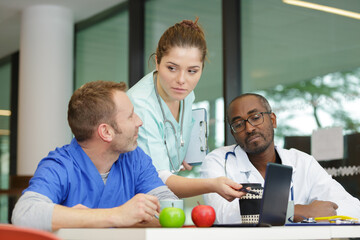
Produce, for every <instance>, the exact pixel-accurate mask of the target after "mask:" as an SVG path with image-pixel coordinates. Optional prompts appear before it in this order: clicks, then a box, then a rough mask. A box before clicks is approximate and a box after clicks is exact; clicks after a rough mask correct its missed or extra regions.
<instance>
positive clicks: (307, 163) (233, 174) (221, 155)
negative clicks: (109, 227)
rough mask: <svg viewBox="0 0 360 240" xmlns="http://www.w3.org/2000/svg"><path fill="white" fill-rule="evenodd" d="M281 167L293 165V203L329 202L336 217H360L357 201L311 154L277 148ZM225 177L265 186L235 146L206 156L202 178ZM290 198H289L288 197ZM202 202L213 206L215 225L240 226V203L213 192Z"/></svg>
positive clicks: (240, 150) (201, 171) (260, 177)
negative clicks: (336, 206) (234, 224)
mask: <svg viewBox="0 0 360 240" xmlns="http://www.w3.org/2000/svg"><path fill="white" fill-rule="evenodd" d="M276 151H277V153H278V154H279V156H280V159H281V161H282V164H284V165H288V166H292V168H293V175H292V183H291V184H292V188H293V193H294V195H293V198H294V199H293V200H294V204H310V203H311V202H312V201H314V200H322V201H332V202H334V203H336V204H337V205H338V206H339V208H338V209H337V214H338V215H346V216H351V217H356V218H359V217H360V202H359V200H358V199H357V198H354V197H352V196H351V195H350V194H349V193H348V192H346V190H345V189H344V188H343V187H342V186H341V185H340V184H339V183H338V182H337V181H335V180H334V179H332V177H331V176H330V175H329V174H328V173H327V172H326V171H325V170H324V169H323V168H322V167H321V166H320V164H319V163H318V162H317V161H316V160H315V159H314V158H313V157H312V156H310V155H308V154H306V153H304V152H301V151H298V150H296V149H290V150H287V149H282V148H279V147H276ZM228 152H233V154H228V158H227V161H226V176H227V177H228V178H230V179H232V180H234V181H235V182H238V183H260V184H261V185H262V186H264V178H263V177H262V176H261V174H260V172H259V171H258V170H257V169H256V168H255V167H254V165H253V164H252V163H251V162H250V160H249V158H248V156H247V154H246V153H245V152H244V151H243V150H242V149H241V148H240V147H239V146H236V145H232V146H226V147H222V148H219V149H216V150H214V151H212V152H211V153H209V154H208V155H207V156H206V158H205V160H204V161H203V164H202V166H201V169H200V173H201V177H203V178H214V177H220V176H225V155H226V153H228ZM289 199H291V196H289ZM204 200H205V203H206V204H208V205H211V206H212V207H214V209H215V211H216V222H217V223H240V222H241V216H240V206H239V200H238V199H235V200H234V201H232V202H228V201H226V200H225V199H223V198H222V197H221V196H219V195H218V194H216V193H210V194H206V195H204Z"/></svg>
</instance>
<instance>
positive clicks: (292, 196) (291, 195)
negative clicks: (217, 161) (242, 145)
mask: <svg viewBox="0 0 360 240" xmlns="http://www.w3.org/2000/svg"><path fill="white" fill-rule="evenodd" d="M238 146H239V144H236V145H235V147H234V149H233V150H232V151H228V152H227V153H225V163H224V170H225V176H226V177H227V171H226V163H227V160H228V157H229V155H233V156H234V157H235V158H236V155H235V149H236V148H237V147H238ZM290 200H291V201H294V185H293V180H292V179H291V187H290Z"/></svg>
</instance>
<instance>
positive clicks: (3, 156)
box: [0, 61, 11, 223]
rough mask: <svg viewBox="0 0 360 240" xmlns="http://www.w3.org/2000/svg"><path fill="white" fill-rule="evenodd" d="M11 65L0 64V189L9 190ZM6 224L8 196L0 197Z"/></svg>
mask: <svg viewBox="0 0 360 240" xmlns="http://www.w3.org/2000/svg"><path fill="white" fill-rule="evenodd" d="M10 93H11V63H10V61H4V62H2V63H0V189H8V188H9V172H10V116H11V112H10ZM7 222H8V196H6V195H1V196H0V223H7Z"/></svg>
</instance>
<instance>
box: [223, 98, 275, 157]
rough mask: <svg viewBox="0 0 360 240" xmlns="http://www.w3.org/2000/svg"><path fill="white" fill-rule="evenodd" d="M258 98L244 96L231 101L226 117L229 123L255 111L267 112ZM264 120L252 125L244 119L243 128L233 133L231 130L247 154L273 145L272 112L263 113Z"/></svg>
mask: <svg viewBox="0 0 360 240" xmlns="http://www.w3.org/2000/svg"><path fill="white" fill-rule="evenodd" d="M267 111H268V110H267V109H266V108H265V106H263V104H262V103H261V101H260V99H259V98H257V97H255V96H244V97H242V98H240V99H237V100H236V101H234V102H233V103H231V105H230V107H229V112H228V117H229V121H230V124H231V123H233V122H234V121H235V120H239V119H241V120H246V119H248V117H249V116H251V115H252V114H254V113H257V112H267ZM263 118H264V122H263V123H262V124H260V125H257V126H252V125H251V124H250V123H249V122H247V121H245V129H244V130H242V131H240V132H237V133H234V132H233V131H231V133H232V135H233V136H234V138H235V140H236V142H237V143H238V144H239V146H240V147H241V148H242V149H244V151H245V152H247V153H249V154H259V153H262V152H264V151H265V150H266V149H268V147H269V146H273V141H274V128H276V116H275V114H274V113H271V114H263Z"/></svg>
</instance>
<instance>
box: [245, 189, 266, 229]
mask: <svg viewBox="0 0 360 240" xmlns="http://www.w3.org/2000/svg"><path fill="white" fill-rule="evenodd" d="M241 185H242V186H243V187H244V188H248V187H250V188H251V190H252V191H254V192H257V193H259V195H255V194H251V193H247V194H246V195H245V196H243V197H241V198H240V199H239V204H240V215H241V221H242V223H259V216H260V207H261V199H262V195H263V188H262V187H261V184H260V183H241Z"/></svg>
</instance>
